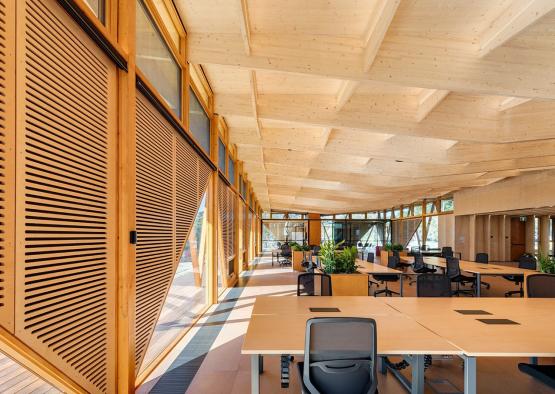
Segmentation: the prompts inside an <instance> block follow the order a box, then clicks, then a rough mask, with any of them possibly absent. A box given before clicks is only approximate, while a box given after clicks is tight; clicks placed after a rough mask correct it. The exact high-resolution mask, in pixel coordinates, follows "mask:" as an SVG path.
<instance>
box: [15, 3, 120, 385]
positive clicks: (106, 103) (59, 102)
mask: <svg viewBox="0 0 555 394" xmlns="http://www.w3.org/2000/svg"><path fill="white" fill-rule="evenodd" d="M17 5H18V10H17V14H18V34H17V36H18V37H17V40H18V50H17V51H18V59H19V61H21V63H20V64H21V67H20V68H19V69H18V71H21V73H18V76H17V78H18V87H19V91H18V94H19V96H18V107H17V108H18V109H17V110H18V111H19V113H20V115H19V117H18V119H19V122H21V123H18V152H17V154H18V161H17V163H18V179H21V182H19V183H18V186H17V193H18V198H17V203H16V204H17V207H16V209H17V211H16V214H17V218H18V224H17V239H20V240H21V242H20V243H18V244H17V248H16V262H17V263H16V284H17V285H16V300H17V305H18V307H17V308H16V310H15V319H16V327H15V328H16V335H17V336H18V337H19V338H20V339H21V340H23V341H24V342H26V343H27V344H28V345H29V346H30V347H31V348H33V349H34V350H35V351H36V352H38V353H39V354H41V355H42V356H43V357H44V358H46V359H47V360H48V361H50V362H51V363H52V364H54V365H55V366H57V367H58V368H60V369H61V370H62V371H64V373H66V374H67V375H68V376H69V377H71V378H72V379H73V380H75V381H76V382H77V383H79V384H80V385H81V386H82V387H84V388H85V389H86V390H88V391H90V392H99V391H101V392H103V391H113V390H114V388H115V337H116V331H115V315H116V308H115V295H116V284H115V272H116V271H115V262H116V255H115V243H116V236H117V233H116V205H115V203H116V196H115V193H114V191H115V190H116V183H115V182H116V147H117V139H116V138H117V129H116V112H115V111H116V108H117V94H116V87H117V80H116V67H115V65H114V64H113V63H112V62H111V60H110V59H108V58H107V57H106V56H105V55H104V53H103V52H102V51H101V50H100V49H99V48H98V47H97V45H96V44H95V43H94V42H93V41H92V40H90V38H89V37H88V36H86V35H85V33H84V32H83V31H82V30H81V28H80V27H79V26H78V25H77V24H76V23H75V22H74V21H73V20H72V19H71V18H70V17H69V16H68V15H67V14H66V13H65V12H64V11H63V10H62V9H61V7H60V6H59V5H58V3H57V2H56V1H54V0H25V1H23V0H22V1H18V2H17Z"/></svg>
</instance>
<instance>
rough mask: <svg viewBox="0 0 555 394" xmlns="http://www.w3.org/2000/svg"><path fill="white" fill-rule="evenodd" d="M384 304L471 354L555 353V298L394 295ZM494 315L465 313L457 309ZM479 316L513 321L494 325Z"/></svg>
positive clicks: (507, 355)
mask: <svg viewBox="0 0 555 394" xmlns="http://www.w3.org/2000/svg"><path fill="white" fill-rule="evenodd" d="M385 302H386V303H387V304H389V305H391V306H392V307H394V308H395V309H397V310H398V311H399V312H401V313H403V314H405V315H406V316H410V317H412V318H413V319H414V320H415V321H417V322H418V323H420V324H422V325H423V326H425V327H427V328H428V329H430V330H431V331H433V332H435V333H436V334H438V335H439V336H441V337H443V338H444V339H446V340H448V341H449V342H450V343H452V344H454V345H456V346H457V347H459V348H460V349H462V350H463V351H464V354H466V355H468V356H492V357H532V356H537V357H554V356H555V337H554V336H553V326H554V325H555V318H554V317H553V311H554V310H555V299H530V298H519V299H511V298H458V297H457V298H410V297H406V298H402V299H400V298H389V299H387V300H385ZM461 309H463V310H464V309H467V310H483V311H486V312H489V313H491V315H463V314H460V313H458V312H456V310H461ZM477 319H510V320H513V321H515V322H517V323H519V324H518V325H490V324H485V323H482V322H480V321H478V320H477Z"/></svg>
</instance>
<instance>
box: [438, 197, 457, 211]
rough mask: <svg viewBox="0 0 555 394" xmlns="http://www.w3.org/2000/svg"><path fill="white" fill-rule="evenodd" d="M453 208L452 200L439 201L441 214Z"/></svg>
mask: <svg viewBox="0 0 555 394" xmlns="http://www.w3.org/2000/svg"><path fill="white" fill-rule="evenodd" d="M453 208H454V207H453V199H452V198H449V199H446V200H441V212H446V211H452V210H453Z"/></svg>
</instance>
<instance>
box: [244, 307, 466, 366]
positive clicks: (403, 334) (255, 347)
mask: <svg viewBox="0 0 555 394" xmlns="http://www.w3.org/2000/svg"><path fill="white" fill-rule="evenodd" d="M322 298H324V297H322ZM325 298H328V297H325ZM344 298H348V297H344ZM340 315H341V316H350V315H348V314H345V313H342V314H340ZM324 316H330V314H329V313H319V314H318V313H314V314H291V315H284V314H279V315H253V316H252V318H251V321H250V323H249V328H248V330H247V334H246V335H245V339H244V342H243V348H242V350H241V353H242V354H295V355H298V354H304V341H305V330H306V321H307V320H308V319H309V318H311V317H324ZM335 316H337V314H335ZM357 316H360V317H372V318H373V319H375V320H376V324H377V327H378V328H377V334H378V354H380V355H401V354H452V355H461V354H462V351H461V350H460V349H458V348H457V347H456V346H454V345H452V344H451V343H449V342H448V341H446V340H445V339H443V338H441V337H439V336H438V335H436V334H434V333H433V332H431V331H430V330H428V329H426V328H424V327H422V326H421V325H420V324H418V323H417V322H416V321H415V320H413V319H411V318H409V317H407V316H403V315H401V314H399V313H397V314H395V313H394V314H391V315H387V316H381V315H373V314H371V313H367V314H365V315H360V314H359V315H357ZM407 333H410V335H407ZM347 339H349V340H354V341H356V338H347Z"/></svg>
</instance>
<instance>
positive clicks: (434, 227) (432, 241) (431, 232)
mask: <svg viewBox="0 0 555 394" xmlns="http://www.w3.org/2000/svg"><path fill="white" fill-rule="evenodd" d="M437 218H438V217H437V216H430V217H428V218H425V219H424V220H426V221H427V222H426V224H427V229H428V236H427V237H426V247H427V248H428V249H437V248H439V235H438V219H437Z"/></svg>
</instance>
